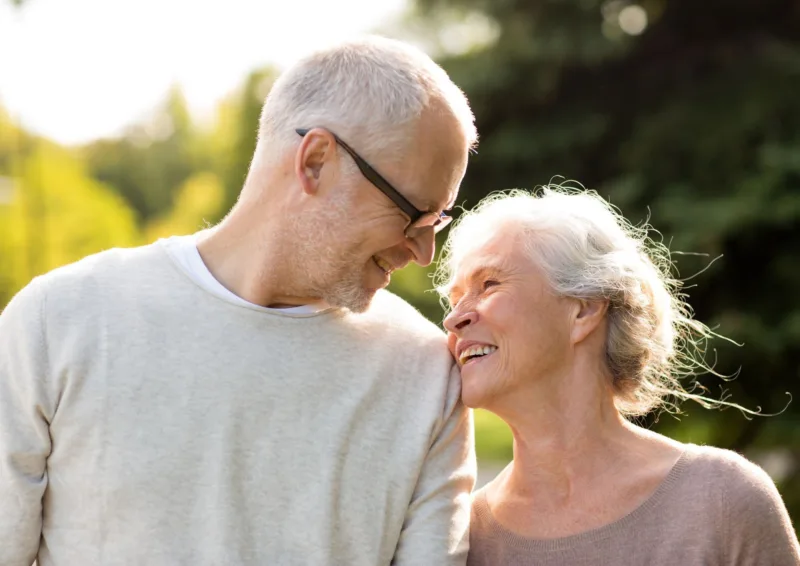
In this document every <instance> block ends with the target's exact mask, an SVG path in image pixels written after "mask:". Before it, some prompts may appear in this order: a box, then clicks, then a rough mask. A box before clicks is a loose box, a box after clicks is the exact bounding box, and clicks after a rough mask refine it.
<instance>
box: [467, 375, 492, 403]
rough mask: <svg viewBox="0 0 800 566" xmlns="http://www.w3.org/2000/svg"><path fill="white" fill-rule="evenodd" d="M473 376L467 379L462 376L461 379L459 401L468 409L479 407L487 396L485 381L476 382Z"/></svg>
mask: <svg viewBox="0 0 800 566" xmlns="http://www.w3.org/2000/svg"><path fill="white" fill-rule="evenodd" d="M476 381H477V380H475V378H474V376H470V378H469V379H464V378H463V377H462V381H461V402H462V403H464V405H466V406H467V407H469V408H470V409H480V408H482V407H483V406H484V404H485V402H486V399H487V397H488V395H487V393H488V392H487V391H486V387H485V383H480V382H478V383H476Z"/></svg>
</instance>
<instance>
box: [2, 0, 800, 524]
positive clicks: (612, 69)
mask: <svg viewBox="0 0 800 566" xmlns="http://www.w3.org/2000/svg"><path fill="white" fill-rule="evenodd" d="M363 32H377V33H381V34H384V35H389V36H392V37H397V38H400V39H404V40H407V41H410V42H412V43H415V44H417V45H419V46H420V47H422V48H423V49H424V50H426V51H427V52H428V53H430V54H431V55H432V56H434V58H436V59H437V60H438V61H439V62H440V63H441V64H442V65H443V66H444V67H445V68H446V70H447V71H448V72H449V73H450V75H451V76H452V78H453V79H454V80H455V82H456V83H457V84H459V85H460V86H461V87H462V88H463V89H464V90H465V92H466V93H467V95H468V96H469V99H470V101H471V103H472V107H473V109H474V111H475V114H476V117H477V125H478V130H479V132H480V135H481V142H480V146H479V149H478V153H477V154H476V155H474V156H473V157H472V159H471V164H470V168H469V170H468V172H467V177H466V179H465V181H464V184H463V187H462V192H461V195H460V197H459V201H460V204H461V205H463V206H464V207H466V208H469V207H471V206H473V205H475V204H476V203H477V202H478V200H479V199H480V198H481V197H482V196H484V195H485V194H487V193H489V192H491V191H493V190H496V189H502V188H512V187H527V188H533V187H535V186H536V185H540V184H544V183H548V182H549V181H550V180H551V179H552V178H554V177H555V176H563V177H564V178H567V179H576V180H578V181H580V182H582V183H583V184H584V185H585V186H586V187H588V188H591V189H594V190H597V191H598V192H599V193H600V194H601V195H602V196H604V197H605V198H607V199H609V200H610V201H611V202H612V203H613V204H614V205H616V206H618V207H619V208H620V209H621V211H622V212H623V214H624V215H625V216H626V217H627V218H629V219H630V220H631V221H632V222H634V223H635V224H638V223H642V222H644V221H647V220H648V219H649V221H650V222H651V223H652V224H653V225H654V226H655V227H656V228H658V229H659V231H660V233H661V237H663V240H664V242H665V243H667V244H668V245H669V247H670V249H672V250H673V251H674V252H676V254H675V255H674V259H675V260H676V272H677V273H679V275H680V277H683V278H687V279H689V281H688V283H687V293H688V296H689V301H690V303H691V304H692V306H693V307H694V309H695V312H696V315H697V317H698V318H700V319H701V320H703V321H705V322H706V323H708V324H709V325H710V326H712V327H713V328H715V329H716V330H717V331H718V332H720V333H722V334H724V335H725V336H727V337H729V338H731V339H732V340H734V341H735V342H737V343H739V344H742V345H741V346H736V345H732V344H730V343H727V342H725V341H721V340H720V341H717V342H716V343H712V344H711V346H712V349H710V351H709V360H710V361H712V362H715V363H716V369H717V370H718V371H719V372H721V373H723V374H737V373H738V377H737V378H736V379H735V380H733V381H730V382H724V381H722V380H720V379H719V378H717V377H714V376H704V377H702V378H700V382H701V383H702V384H703V385H704V386H705V387H707V388H708V390H709V394H710V395H712V396H715V397H717V398H727V399H728V400H729V401H732V402H735V403H739V404H741V405H743V406H745V407H747V408H749V409H752V410H758V409H759V408H761V409H762V410H763V411H764V412H765V413H780V414H779V415H777V416H771V417H755V418H750V419H748V418H745V417H744V416H743V415H742V413H740V412H738V411H736V410H730V409H729V410H723V411H720V410H713V411H709V410H705V409H702V408H701V407H699V406H696V405H690V404H687V405H684V407H683V409H684V414H683V415H681V416H680V418H679V419H678V418H675V417H673V416H671V415H665V414H662V415H660V416H658V415H650V416H648V417H647V418H645V419H643V424H645V425H646V426H650V427H653V428H654V429H655V430H658V431H659V432H662V433H664V434H667V435H669V436H671V437H673V438H676V439H678V440H681V441H687V442H695V443H701V444H713V445H717V446H722V447H726V448H731V449H733V450H736V451H739V452H741V453H743V454H745V455H747V456H748V457H750V458H751V459H753V460H755V461H756V462H758V463H759V464H761V465H762V466H763V467H764V468H765V469H766V470H767V471H768V472H769V473H770V475H771V476H772V477H773V479H774V480H775V481H776V483H777V484H778V487H779V489H780V491H781V493H782V495H783V497H784V499H785V501H786V503H787V505H788V507H789V510H790V513H791V514H792V517H793V520H794V523H795V526H796V528H797V527H798V526H800V386H798V384H799V383H800V300H799V299H798V298H797V297H798V295H797V293H798V290H800V261H799V260H800V2H798V1H797V0H704V1H703V2H699V1H696V0H380V1H377V0H340V1H339V2H335V3H331V2H324V1H322V0H304V1H303V2H282V1H280V0H263V1H258V2H256V1H246V0H207V1H205V2H192V1H190V0H114V1H108V0H0V308H2V306H3V305H5V304H6V303H7V302H8V300H9V299H10V298H11V297H12V296H13V295H14V293H16V292H17V291H18V290H19V289H20V288H22V287H23V286H24V285H25V284H27V283H28V282H29V281H30V279H31V278H32V277H34V276H35V275H37V274H40V273H43V272H46V271H48V270H50V269H53V268H55V267H57V266H59V265H62V264H65V263H68V262H72V261H74V260H77V259H79V258H81V257H83V256H85V255H87V254H90V253H94V252H97V251H100V250H103V249H106V248H109V247H113V246H134V245H139V244H143V243H148V242H152V241H154V240H155V239H157V238H160V237H164V236H169V235H172V234H187V233H191V232H194V231H196V230H197V229H199V228H201V227H203V226H205V225H206V223H214V222H216V221H218V220H219V219H220V218H221V217H222V216H223V215H224V213H225V212H226V210H227V209H228V208H229V207H230V206H231V204H232V203H233V202H234V200H235V198H236V195H237V193H238V191H239V189H240V187H241V184H242V181H243V180H244V176H245V173H246V170H247V166H248V163H249V159H250V157H251V154H252V151H253V148H254V146H255V132H256V126H257V119H258V113H259V108H260V105H261V103H262V101H263V98H264V96H265V95H266V93H267V92H268V91H269V88H270V86H271V84H272V81H273V80H274V79H275V77H276V76H277V75H278V73H279V72H280V70H281V68H283V67H285V66H286V65H288V64H289V63H291V61H292V60H294V59H296V58H297V57H299V56H301V55H303V54H305V53H307V52H308V51H310V50H312V49H314V48H316V47H319V46H321V45H324V44H326V43H329V42H331V41H336V40H339V39H344V38H346V37H348V36H351V35H353V34H356V33H363ZM444 236H446V233H445V234H443V237H444ZM677 252H680V253H677ZM430 271H431V270H429V269H421V268H416V269H415V268H408V269H406V270H404V271H403V272H400V273H398V274H396V275H395V277H394V280H393V283H392V289H393V290H394V291H395V292H397V293H399V294H400V295H402V296H403V297H405V298H406V299H408V300H409V301H411V302H412V303H413V304H414V305H416V306H417V307H418V308H419V309H420V310H421V311H422V312H423V313H424V314H425V315H426V316H427V317H429V318H430V319H431V320H433V321H434V322H436V323H437V324H438V323H441V320H442V315H443V313H442V310H441V308H440V306H439V302H438V299H437V297H436V295H435V294H434V293H432V292H431V291H430V288H431V281H430ZM787 392H791V393H793V394H794V396H795V397H796V399H795V401H794V402H792V403H790V404H789V405H788V408H786V406H787V403H788V401H789V395H787ZM784 408H785V410H784ZM476 432H477V442H478V454H479V461H480V466H481V475H480V478H479V481H480V482H481V483H483V482H485V481H487V480H488V479H490V478H491V477H492V476H493V474H495V473H496V472H497V471H499V470H500V469H502V467H503V466H504V465H505V464H506V463H507V462H508V461H509V459H510V457H511V444H510V434H509V432H508V430H507V429H506V427H505V426H504V425H503V424H502V423H501V422H498V421H497V420H496V419H494V418H492V417H491V416H490V415H488V414H485V413H482V412H478V413H477V414H476Z"/></svg>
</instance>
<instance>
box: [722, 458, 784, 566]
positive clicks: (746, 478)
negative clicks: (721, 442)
mask: <svg viewBox="0 0 800 566" xmlns="http://www.w3.org/2000/svg"><path fill="white" fill-rule="evenodd" d="M726 475H727V476H728V477H727V478H726V477H721V478H720V481H722V484H723V513H724V515H725V516H724V517H723V520H724V521H725V527H726V535H727V536H726V537H725V540H724V548H725V550H726V551H727V553H728V557H727V560H725V561H724V564H729V565H731V566H759V565H763V564H770V565H771V566H800V546H798V541H797V535H796V534H795V531H794V529H793V528H792V521H791V519H790V518H789V513H788V511H787V510H786V505H784V503H783V500H782V499H781V496H780V494H779V493H778V489H777V488H776V487H775V484H774V483H773V481H772V479H771V478H770V477H769V475H767V473H766V472H765V471H764V470H763V469H761V468H760V467H758V466H757V465H755V464H753V463H752V462H749V461H748V460H746V459H744V458H742V457H740V456H732V457H731V459H730V462H729V469H728V473H727V474H726Z"/></svg>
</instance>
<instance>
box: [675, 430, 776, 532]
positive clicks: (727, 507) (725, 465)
mask: <svg viewBox="0 0 800 566" xmlns="http://www.w3.org/2000/svg"><path fill="white" fill-rule="evenodd" d="M686 453H687V460H688V462H689V464H690V465H689V466H688V468H689V469H690V470H692V472H691V475H692V476H694V477H703V478H705V479H706V480H707V483H708V484H711V485H713V486H714V487H715V488H716V489H715V491H718V492H719V493H720V495H721V497H720V499H719V501H720V504H721V505H722V507H723V508H722V510H721V511H722V512H723V513H724V514H727V515H731V514H733V515H736V514H738V513H740V512H746V513H747V515H748V516H750V517H754V518H755V517H758V516H759V515H761V516H763V515H764V514H766V515H769V514H772V513H774V512H775V511H776V510H782V509H783V508H784V504H783V501H782V499H781V496H780V494H779V493H778V489H777V487H776V486H775V482H774V481H773V480H772V478H771V477H770V476H769V474H767V472H766V471H765V470H764V469H763V468H762V467H761V466H759V465H758V464H756V463H754V462H752V461H750V460H748V459H747V458H745V457H744V456H742V455H741V454H739V453H737V452H734V451H732V450H726V449H723V448H715V447H713V446H697V445H688V446H687V447H686Z"/></svg>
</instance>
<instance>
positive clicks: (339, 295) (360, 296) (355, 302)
mask: <svg viewBox="0 0 800 566" xmlns="http://www.w3.org/2000/svg"><path fill="white" fill-rule="evenodd" d="M375 293H377V289H365V288H363V287H359V288H354V287H348V288H340V289H333V290H331V292H330V293H329V294H328V296H327V297H326V299H325V300H326V302H327V303H328V304H329V305H333V306H336V307H339V308H344V309H347V310H349V311H352V312H354V313H362V312H365V311H367V310H368V309H369V306H370V304H372V299H373V298H374V297H375Z"/></svg>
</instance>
